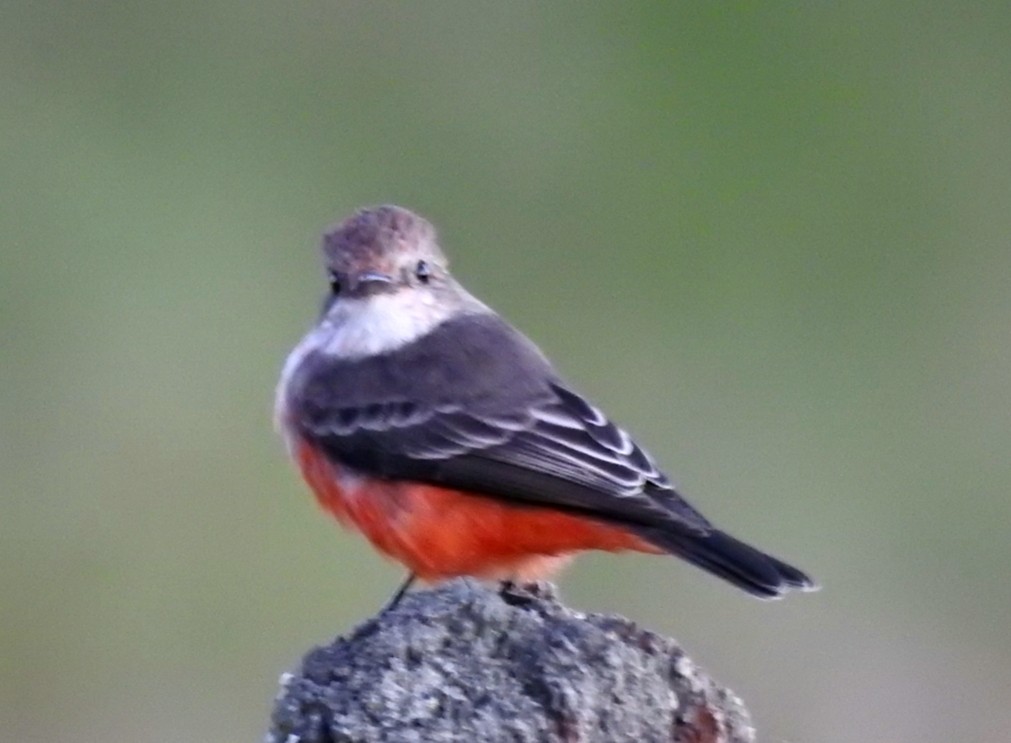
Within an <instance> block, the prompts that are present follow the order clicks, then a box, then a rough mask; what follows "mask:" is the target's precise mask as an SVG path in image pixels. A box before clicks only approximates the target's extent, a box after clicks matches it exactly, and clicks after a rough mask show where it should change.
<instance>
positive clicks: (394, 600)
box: [379, 573, 418, 614]
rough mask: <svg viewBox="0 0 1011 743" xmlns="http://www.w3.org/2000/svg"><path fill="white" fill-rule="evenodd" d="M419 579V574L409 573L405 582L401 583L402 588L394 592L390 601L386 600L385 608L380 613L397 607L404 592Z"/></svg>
mask: <svg viewBox="0 0 1011 743" xmlns="http://www.w3.org/2000/svg"><path fill="white" fill-rule="evenodd" d="M417 579H418V576H416V575H415V574H414V573H408V574H407V578H405V579H404V582H403V583H401V584H400V588H398V589H397V592H396V593H395V594H393V597H392V598H391V599H390V600H389V601H388V602H386V606H384V607H383V610H382V611H381V612H379V613H380V614H385V613H386V612H388V611H390V610H391V609H395V608H396V607H397V604H399V603H400V599H402V598H403V597H404V594H406V593H407V591H408V590H409V589H410V587H411V586H412V585H413V584H414V581H416V580H417Z"/></svg>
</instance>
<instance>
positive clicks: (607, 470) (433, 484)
mask: <svg viewBox="0 0 1011 743" xmlns="http://www.w3.org/2000/svg"><path fill="white" fill-rule="evenodd" d="M323 253H324V257H325V261H326V268H327V273H328V276H329V280H330V292H329V294H328V295H327V298H326V301H325V302H324V305H323V309H322V312H321V314H320V318H319V321H318V322H317V324H316V326H315V327H314V328H313V329H312V330H310V331H309V333H308V334H307V335H306V336H305V338H303V339H302V342H301V343H299V344H298V346H297V347H296V348H295V350H294V351H292V353H291V355H290V356H289V357H288V360H287V363H286V364H285V365H284V371H283V372H282V374H281V381H280V384H279V385H278V390H277V410H276V414H277V422H278V427H279V429H280V431H281V432H282V434H283V435H284V437H285V439H286V441H287V444H288V447H289V450H290V452H291V454H292V456H293V457H294V459H295V461H296V462H297V463H298V466H299V467H300V469H301V471H302V474H303V476H304V477H305V479H306V481H307V482H308V483H309V485H310V486H311V487H312V489H313V491H315V494H316V497H317V498H318V499H319V502H320V503H321V504H322V505H323V507H324V508H325V509H326V510H328V511H330V512H331V513H332V514H333V515H334V516H336V517H337V519H338V520H339V521H340V522H341V523H342V524H344V525H345V526H349V527H352V528H355V529H358V530H359V531H361V532H362V533H363V534H364V535H365V536H366V537H367V538H368V539H369V541H371V542H372V544H373V545H374V546H375V547H376V548H377V549H379V550H380V551H381V552H383V553H385V554H387V555H389V556H390V557H392V558H394V559H396V560H399V561H400V562H401V563H403V564H404V565H406V566H407V568H408V570H409V571H410V572H411V577H410V578H409V579H408V583H409V582H410V580H412V579H413V577H414V576H417V577H419V578H422V579H424V580H429V581H432V580H439V579H443V578H450V577H453V576H460V575H472V576H478V577H482V578H497V579H503V580H519V581H524V580H531V579H533V578H536V577H541V576H544V575H546V574H548V573H550V572H551V571H552V569H554V568H556V567H558V566H559V564H560V563H561V562H563V561H564V560H565V559H566V558H567V557H568V556H570V555H571V554H572V553H575V552H578V551H581V550H590V549H596V550H607V551H612V552H616V551H620V550H636V551H639V552H651V553H668V554H672V555H676V556H678V557H680V558H682V559H684V560H687V561H688V562H690V563H693V564H694V565H697V566H699V567H700V568H702V569H704V570H707V571H709V572H710V573H713V574H715V575H718V576H719V577H721V578H723V579H725V580H728V581H730V582H731V583H733V584H734V585H736V586H739V587H740V588H743V589H744V590H745V591H747V592H749V593H752V594H754V595H756V596H760V597H763V598H774V597H777V596H780V595H781V594H783V593H785V592H787V591H789V590H791V589H802V590H808V589H813V588H814V584H813V583H812V581H811V580H810V579H809V578H808V577H807V576H806V575H805V574H804V573H802V572H801V571H800V570H798V569H797V568H794V567H792V566H790V565H787V564H786V563H785V562H782V561H780V560H777V559H776V558H775V557H771V556H770V555H767V554H765V553H764V552H760V551H759V550H757V549H755V548H753V547H750V546H748V545H746V544H744V543H743V542H740V541H738V540H736V539H734V538H733V537H731V536H729V535H727V534H725V533H724V532H722V531H720V530H719V529H717V528H716V527H714V526H713V525H712V524H710V523H709V521H707V520H706V519H705V518H704V517H703V516H702V515H701V514H700V513H699V512H698V511H696V510H695V509H694V508H693V507H692V506H690V505H689V504H688V503H687V502H686V501H685V500H684V499H683V498H682V497H681V496H680V495H679V494H678V492H677V491H676V490H675V489H674V488H673V487H672V486H671V484H670V482H669V481H668V480H667V477H666V476H665V475H664V474H663V473H662V472H661V471H660V470H659V469H658V468H657V466H656V465H655V464H654V462H653V460H652V459H651V458H650V456H649V455H648V454H647V453H646V452H645V451H643V450H642V449H641V448H640V447H639V446H638V445H636V443H635V442H634V441H632V439H631V438H630V437H629V435H628V434H627V433H625V431H623V430H622V429H620V428H618V427H617V426H615V425H614V424H613V423H611V422H610V421H609V420H608V419H607V418H606V417H605V416H604V414H603V413H601V412H600V411H599V410H598V409H597V408H595V407H594V406H593V405H591V404H590V403H588V402H587V401H586V400H585V399H584V398H583V397H582V396H580V395H579V393H577V392H575V391H573V390H572V388H571V387H569V385H568V384H567V383H566V382H564V381H563V380H562V379H561V377H559V375H558V374H557V373H556V372H555V370H554V368H552V366H551V364H550V363H549V362H548V360H547V359H546V358H545V357H544V355H543V354H542V353H541V352H540V350H538V348H537V347H536V346H535V345H534V344H533V343H532V342H531V341H529V340H528V339H527V338H526V337H525V336H523V335H522V334H521V333H520V332H519V331H517V330H516V329H515V328H513V327H512V326H511V325H509V324H508V323H507V322H506V321H505V320H503V319H502V318H501V317H499V316H498V315H497V314H495V313H494V312H493V311H492V310H491V309H489V308H488V307H487V306H486V305H485V304H483V303H482V302H480V301H479V300H478V299H475V298H474V297H473V296H471V295H470V294H469V293H468V292H467V290H466V289H464V288H463V287H462V286H461V285H460V284H459V283H457V281H456V280H455V279H454V278H453V277H452V276H451V275H450V274H449V271H448V270H447V262H446V258H445V256H444V255H443V253H442V250H441V249H440V248H439V245H438V243H437V242H436V234H435V230H434V229H433V228H432V225H431V224H429V223H428V222H427V221H426V220H424V219H422V218H421V217H419V216H417V215H415V214H412V213H411V212H409V211H407V210H406V209H401V208H399V207H396V206H381V207H378V208H374V209H364V210H362V211H360V212H358V213H357V214H355V215H354V216H352V217H351V218H349V219H347V220H346V221H345V222H343V223H342V224H340V225H338V226H337V227H336V228H335V229H333V230H332V231H331V232H329V233H327V234H326V235H325V236H324V239H323ZM405 587H406V584H405ZM398 597H399V594H398Z"/></svg>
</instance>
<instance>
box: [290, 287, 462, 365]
mask: <svg viewBox="0 0 1011 743" xmlns="http://www.w3.org/2000/svg"><path fill="white" fill-rule="evenodd" d="M454 309H455V308H454V307H453V305H452V304H448V303H442V302H439V301H437V299H436V297H435V296H434V295H432V294H431V293H429V292H420V291H398V292H394V293H393V294H376V295H373V296H371V297H366V298H364V299H345V300H340V301H338V302H337V303H336V304H335V305H334V306H333V307H332V308H331V309H330V311H329V313H327V316H326V317H325V318H323V321H322V322H321V323H320V325H319V327H317V329H316V331H314V332H318V333H319V335H320V337H318V338H317V342H318V348H319V350H321V351H322V352H323V353H326V354H328V355H330V356H336V357H338V358H341V359H360V358H364V357H366V356H374V355H376V354H380V353H388V352H390V351H395V350H397V349H398V348H400V347H401V346H406V345H407V344H408V343H411V342H413V341H416V340H418V339H419V338H421V337H422V336H424V335H428V334H429V333H431V332H432V331H433V330H434V329H435V328H436V327H437V326H438V325H441V324H442V323H443V322H445V321H446V320H448V319H449V318H450V317H451V316H452V315H453V312H454ZM310 335H313V333H310Z"/></svg>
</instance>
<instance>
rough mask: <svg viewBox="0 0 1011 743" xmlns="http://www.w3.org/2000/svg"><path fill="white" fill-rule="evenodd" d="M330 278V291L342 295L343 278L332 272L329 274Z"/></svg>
mask: <svg viewBox="0 0 1011 743" xmlns="http://www.w3.org/2000/svg"><path fill="white" fill-rule="evenodd" d="M328 278H329V279H330V291H331V292H332V293H334V294H340V291H341V277H340V276H339V275H338V274H337V272H336V271H331V272H330V273H329V274H328Z"/></svg>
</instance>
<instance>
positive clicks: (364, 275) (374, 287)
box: [352, 270, 395, 294]
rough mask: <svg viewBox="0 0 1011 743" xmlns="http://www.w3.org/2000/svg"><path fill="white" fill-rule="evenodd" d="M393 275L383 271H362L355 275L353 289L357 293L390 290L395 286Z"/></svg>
mask: <svg viewBox="0 0 1011 743" xmlns="http://www.w3.org/2000/svg"><path fill="white" fill-rule="evenodd" d="M394 283H395V282H394V281H393V277H392V276H390V275H389V274H388V273H382V272H381V271H371V270H368V271H362V272H361V273H358V274H356V275H355V276H354V282H353V286H352V291H354V292H355V293H356V294H371V293H372V292H381V291H388V290H389V289H392V288H393V284H394Z"/></svg>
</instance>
